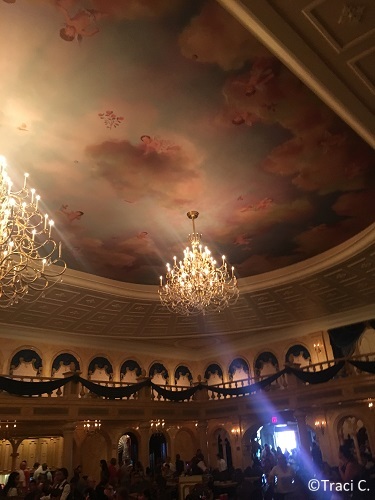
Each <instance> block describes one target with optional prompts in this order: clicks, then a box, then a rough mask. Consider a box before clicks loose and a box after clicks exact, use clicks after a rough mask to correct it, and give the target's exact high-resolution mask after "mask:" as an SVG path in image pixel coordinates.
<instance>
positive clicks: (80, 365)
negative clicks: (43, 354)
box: [51, 349, 82, 377]
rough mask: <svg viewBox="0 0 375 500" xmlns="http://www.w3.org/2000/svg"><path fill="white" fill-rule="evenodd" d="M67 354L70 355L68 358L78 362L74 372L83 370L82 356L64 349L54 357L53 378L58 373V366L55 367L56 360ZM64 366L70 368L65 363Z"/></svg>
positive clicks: (52, 365)
mask: <svg viewBox="0 0 375 500" xmlns="http://www.w3.org/2000/svg"><path fill="white" fill-rule="evenodd" d="M65 354H67V355H68V356H67V358H69V357H72V358H75V360H76V364H75V366H74V370H73V371H81V370H82V360H81V358H80V356H79V355H78V354H77V353H76V352H74V351H72V350H70V349H63V350H61V351H59V352H57V353H56V354H55V355H54V356H52V364H51V376H52V377H53V376H54V374H55V373H56V366H55V364H56V363H55V362H56V360H57V359H58V358H59V357H62V356H63V355H65ZM72 362H74V361H73V360H72ZM59 364H61V363H59ZM64 366H69V365H67V364H65V363H64ZM70 368H71V369H72V368H73V366H71V367H70Z"/></svg>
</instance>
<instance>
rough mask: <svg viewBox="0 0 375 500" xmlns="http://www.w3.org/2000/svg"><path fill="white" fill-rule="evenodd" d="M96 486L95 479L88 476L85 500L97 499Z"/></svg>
mask: <svg viewBox="0 0 375 500" xmlns="http://www.w3.org/2000/svg"><path fill="white" fill-rule="evenodd" d="M95 487H96V484H95V479H93V478H92V477H90V476H88V477H87V479H86V488H85V490H84V493H83V495H84V498H85V500H97V494H96V489H95Z"/></svg>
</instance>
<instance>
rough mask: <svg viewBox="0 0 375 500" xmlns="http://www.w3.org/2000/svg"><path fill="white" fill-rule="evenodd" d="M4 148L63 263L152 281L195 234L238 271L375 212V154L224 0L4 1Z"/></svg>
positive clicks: (325, 244)
mask: <svg viewBox="0 0 375 500" xmlns="http://www.w3.org/2000/svg"><path fill="white" fill-rule="evenodd" d="M0 19H1V34H2V37H1V39H2V41H1V47H0V53H1V57H0V70H1V80H0V130H1V150H0V153H1V154H3V155H5V156H6V157H7V159H8V164H9V174H10V176H11V177H12V179H13V180H14V182H17V181H18V182H21V179H22V175H23V172H25V171H27V172H29V174H30V184H31V185H34V186H35V187H36V188H37V190H38V193H39V194H40V195H41V197H42V202H43V204H42V207H43V210H44V211H47V212H48V213H49V214H50V215H51V217H53V218H54V220H55V223H56V226H57V228H58V231H59V234H60V237H61V239H62V241H63V247H64V250H63V252H64V257H65V258H66V261H67V264H68V266H69V267H70V268H71V269H75V270H80V271H84V272H88V273H92V274H95V275H98V276H102V277H106V278H111V279H116V280H121V281H126V282H130V283H140V284H142V283H143V284H155V285H156V284H158V276H159V275H160V274H162V273H163V272H164V269H165V262H166V260H169V261H172V258H173V255H178V256H179V255H181V254H182V249H183V248H184V246H185V245H186V237H187V234H188V233H189V232H191V223H190V221H189V220H188V219H187V218H186V212H187V211H189V210H198V211H199V212H200V217H199V219H198V221H197V230H198V231H199V232H201V233H203V242H204V244H207V245H208V246H209V247H210V249H211V250H212V251H213V253H215V254H216V253H217V255H221V254H225V255H227V257H228V258H229V259H230V262H231V264H233V265H234V266H235V267H236V272H237V275H238V276H239V277H245V276H250V275H254V274H259V273H263V272H266V271H271V270H274V269H277V268H280V267H284V266H287V265H289V264H293V263H297V262H300V261H303V260H305V259H307V258H309V257H312V256H315V255H317V254H320V253H321V252H323V251H325V250H328V249H330V248H333V247H334V246H336V245H338V244H340V243H342V242H343V241H345V240H347V239H348V238H350V237H352V236H353V235H355V234H357V233H359V232H360V231H361V230H362V229H364V228H366V227H367V226H369V225H370V224H371V223H372V222H373V221H374V211H373V200H374V196H375V174H374V153H373V151H372V150H371V148H370V147H369V146H368V145H367V144H366V143H365V142H364V141H363V140H362V139H360V138H359V137H358V136H357V135H356V134H355V133H354V132H353V131H352V130H351V129H350V128H349V127H348V126H347V125H345V124H344V123H343V122H342V121H341V120H340V119H339V118H337V117H336V116H335V114H334V113H333V112H332V111H331V110H330V109H328V108H327V107H326V106H325V105H324V104H323V103H322V102H321V101H320V100H319V99H318V98H317V97H316V96H315V94H313V93H312V92H311V91H310V90H308V89H307V88H306V87H305V86H304V85H303V84H302V83H301V82H300V81H299V80H298V79H297V78H296V77H295V76H294V75H293V74H292V73H291V72H290V71H289V70H288V69H286V68H285V67H284V66H283V65H282V64H281V63H280V62H279V61H278V60H277V59H276V58H275V57H274V56H273V55H271V53H269V52H268V51H267V50H266V49H265V48H264V47H263V46H262V45H261V44H260V43H259V42H258V41H257V40H256V39H255V38H253V37H252V35H251V34H250V33H249V32H248V31H246V30H245V28H243V27H242V26H241V25H240V24H239V23H238V21H236V20H235V19H234V18H233V17H231V15H230V14H229V13H228V12H227V11H226V10H224V9H223V7H221V6H220V5H219V4H218V3H216V2H215V1H201V0H173V1H171V0H128V1H124V0H111V1H108V0H56V1H54V0H34V1H32V2H30V1H28V0H1V1H0Z"/></svg>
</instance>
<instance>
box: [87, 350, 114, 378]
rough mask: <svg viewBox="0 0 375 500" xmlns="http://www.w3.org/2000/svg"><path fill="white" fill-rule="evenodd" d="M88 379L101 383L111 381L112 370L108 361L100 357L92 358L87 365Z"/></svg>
mask: <svg viewBox="0 0 375 500" xmlns="http://www.w3.org/2000/svg"><path fill="white" fill-rule="evenodd" d="M88 378H89V379H92V380H103V381H107V380H112V378H113V369H112V365H111V363H110V362H109V361H108V359H107V358H104V357H102V356H97V357H96V358H94V359H93V360H92V361H91V362H90V364H89V369H88Z"/></svg>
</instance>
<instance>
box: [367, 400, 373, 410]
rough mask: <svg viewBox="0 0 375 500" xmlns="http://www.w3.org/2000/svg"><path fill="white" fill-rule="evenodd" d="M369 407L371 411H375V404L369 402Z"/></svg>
mask: <svg viewBox="0 0 375 500" xmlns="http://www.w3.org/2000/svg"><path fill="white" fill-rule="evenodd" d="M368 407H369V408H370V410H373V409H374V402H373V401H369V404H368Z"/></svg>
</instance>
